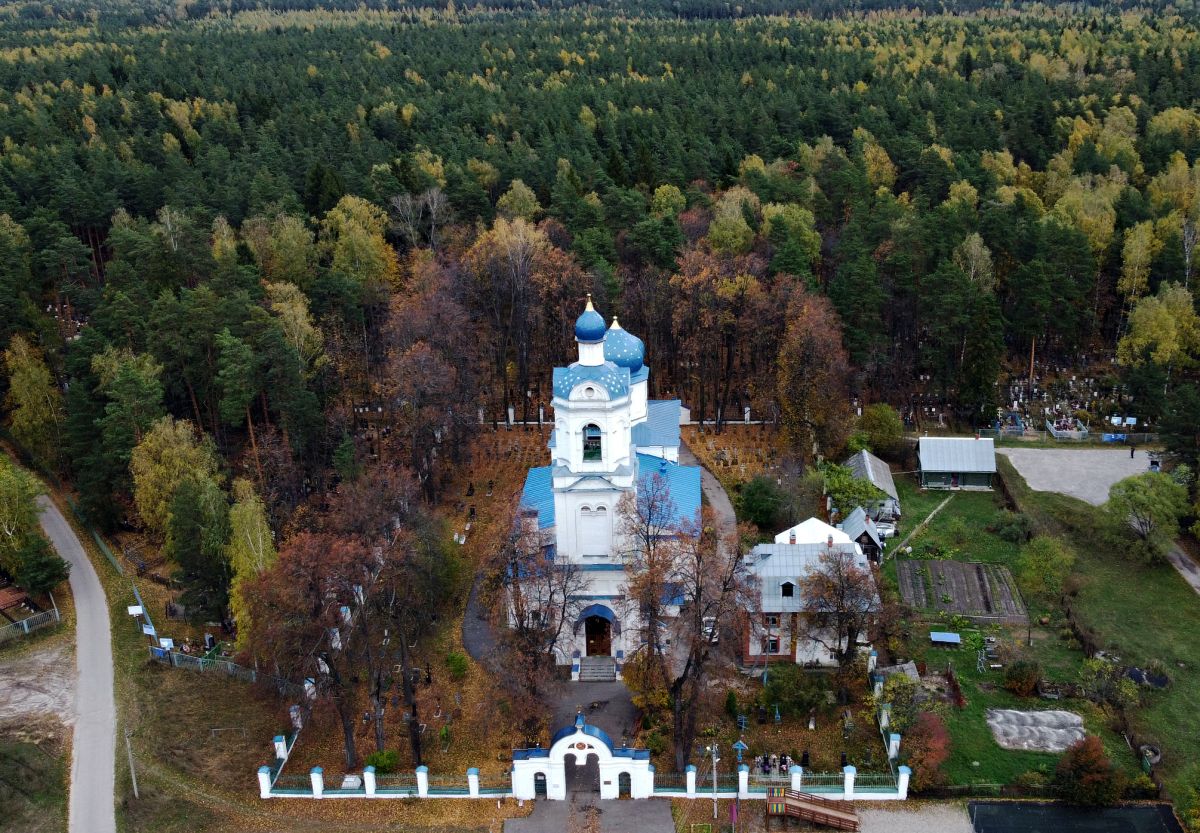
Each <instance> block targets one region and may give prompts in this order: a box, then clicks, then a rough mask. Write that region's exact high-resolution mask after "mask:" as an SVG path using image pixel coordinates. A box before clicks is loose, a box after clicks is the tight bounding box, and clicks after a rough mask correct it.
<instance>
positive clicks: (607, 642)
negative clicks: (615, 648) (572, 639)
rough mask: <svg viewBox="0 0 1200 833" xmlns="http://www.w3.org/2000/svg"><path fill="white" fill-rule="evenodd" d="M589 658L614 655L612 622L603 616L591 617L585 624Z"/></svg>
mask: <svg viewBox="0 0 1200 833" xmlns="http://www.w3.org/2000/svg"><path fill="white" fill-rule="evenodd" d="M583 629H584V636H585V639H586V645H587V656H589V657H596V656H604V657H607V656H611V655H612V622H610V621H609V620H608V619H606V618H604V617H603V616H589V617H587V619H585V620H584V622H583Z"/></svg>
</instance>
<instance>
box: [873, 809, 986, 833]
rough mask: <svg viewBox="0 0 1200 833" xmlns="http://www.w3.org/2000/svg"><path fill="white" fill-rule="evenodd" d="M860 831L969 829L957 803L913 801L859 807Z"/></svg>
mask: <svg viewBox="0 0 1200 833" xmlns="http://www.w3.org/2000/svg"><path fill="white" fill-rule="evenodd" d="M858 818H859V821H861V822H862V833H973V830H972V828H971V820H970V818H968V816H967V811H966V808H965V807H963V806H962V805H961V804H948V803H947V804H919V803H918V804H913V803H908V802H906V803H905V804H903V805H900V806H896V807H894V808H893V807H891V806H889V807H887V808H886V809H885V808H882V807H881V808H876V807H872V808H870V809H866V808H863V807H860V808H859V811H858Z"/></svg>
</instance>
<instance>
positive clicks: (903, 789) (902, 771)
mask: <svg viewBox="0 0 1200 833" xmlns="http://www.w3.org/2000/svg"><path fill="white" fill-rule="evenodd" d="M896 773H897V778H896V794H897V796H899V798H900V800H901V801H907V800H908V780H909V779H910V778H912V770H911V769H909V768H908V767H906V766H902V767H900V768H899V769H897V770H896Z"/></svg>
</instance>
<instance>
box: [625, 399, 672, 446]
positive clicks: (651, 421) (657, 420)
mask: <svg viewBox="0 0 1200 833" xmlns="http://www.w3.org/2000/svg"><path fill="white" fill-rule="evenodd" d="M682 407H683V403H682V402H680V401H679V400H678V399H652V400H650V401H649V402H647V403H646V421H645V422H639V423H638V424H637V425H635V426H633V442H634V445H636V446H638V447H639V448H651V447H654V448H657V447H658V446H666V447H668V448H678V447H679V411H680V409H681V408H682Z"/></svg>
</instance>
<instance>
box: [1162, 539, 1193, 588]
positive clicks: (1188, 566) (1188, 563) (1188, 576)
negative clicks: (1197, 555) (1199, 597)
mask: <svg viewBox="0 0 1200 833" xmlns="http://www.w3.org/2000/svg"><path fill="white" fill-rule="evenodd" d="M1167 560H1168V561H1170V562H1171V566H1172V567H1174V568H1175V571H1176V572H1177V573H1179V575H1181V576H1183V580H1184V581H1186V582H1187V583H1188V584H1190V585H1191V586H1192V589H1193V590H1195V591H1196V592H1197V593H1200V567H1197V566H1196V562H1195V561H1193V560H1192V557H1191V556H1190V555H1188V554H1187V553H1185V552H1184V551H1183V550H1181V549H1180V548H1179V545H1178V544H1172V545H1171V549H1170V550H1168V552H1167Z"/></svg>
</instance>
